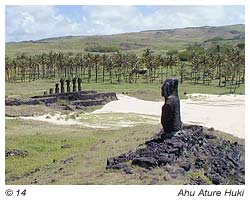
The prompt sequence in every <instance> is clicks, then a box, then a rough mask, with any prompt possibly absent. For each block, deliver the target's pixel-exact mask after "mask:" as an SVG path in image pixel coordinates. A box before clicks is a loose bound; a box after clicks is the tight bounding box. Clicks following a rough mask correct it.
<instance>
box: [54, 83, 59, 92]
mask: <svg viewBox="0 0 250 200" xmlns="http://www.w3.org/2000/svg"><path fill="white" fill-rule="evenodd" d="M58 93H59V84H58V83H56V84H55V94H58Z"/></svg>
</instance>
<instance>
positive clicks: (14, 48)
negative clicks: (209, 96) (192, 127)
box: [6, 24, 245, 57]
mask: <svg viewBox="0 0 250 200" xmlns="http://www.w3.org/2000/svg"><path fill="white" fill-rule="evenodd" d="M244 39H245V25H242V24H238V25H228V26H218V27H213V26H203V27H188V28H178V29H163V30H147V31H141V32H133V33H123V34H115V35H96V36H65V37H56V38H46V39H41V40H37V41H23V42H17V43H16V42H10V43H6V55H8V56H10V57H14V56H17V55H20V54H22V53H26V54H28V55H31V54H39V53H42V52H45V51H51V50H53V51H63V52H65V53H79V52H83V51H84V49H86V48H87V47H96V46H98V47H114V49H118V50H122V51H134V52H141V51H142V50H143V49H145V48H152V49H153V50H154V51H156V52H165V51H167V50H169V49H176V50H182V49H185V48H186V47H188V46H189V45H192V44H195V43H204V44H206V45H207V44H210V43H212V42H222V43H233V44H234V43H239V42H244Z"/></svg>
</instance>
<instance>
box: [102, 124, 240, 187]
mask: <svg viewBox="0 0 250 200" xmlns="http://www.w3.org/2000/svg"><path fill="white" fill-rule="evenodd" d="M161 135H162V132H161V133H160V134H158V135H157V136H155V137H154V138H153V139H152V140H150V141H147V142H145V147H144V148H138V149H136V150H135V151H130V152H128V153H125V154H122V155H120V156H118V157H112V158H108V159H107V167H106V168H107V169H120V170H124V171H125V172H126V173H127V172H129V173H133V165H136V166H139V167H141V168H146V169H147V170H152V169H154V168H156V167H163V166H165V165H177V166H178V168H177V169H176V172H175V173H179V174H185V173H186V172H188V171H190V170H201V169H202V170H203V171H204V176H205V177H207V178H208V179H209V180H210V181H211V182H212V183H213V184H244V183H245V178H244V175H245V165H244V160H243V158H242V153H241V150H240V145H239V144H238V143H236V142H234V143H232V142H230V141H227V140H224V139H222V138H220V137H216V136H215V135H212V134H211V133H209V134H208V133H205V132H204V131H203V127H201V126H195V125H191V126H185V127H184V128H183V130H181V131H179V132H176V133H175V134H173V135H169V138H164V140H163V139H162V137H161ZM128 161H132V162H131V164H127V163H129V162H128ZM198 179H199V180H198ZM198 179H197V180H192V181H190V184H204V181H203V180H200V177H198Z"/></svg>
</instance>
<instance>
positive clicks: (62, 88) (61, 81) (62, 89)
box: [60, 78, 64, 93]
mask: <svg viewBox="0 0 250 200" xmlns="http://www.w3.org/2000/svg"><path fill="white" fill-rule="evenodd" d="M60 84H61V93H64V79H62V78H61V79H60Z"/></svg>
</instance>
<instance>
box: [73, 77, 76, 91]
mask: <svg viewBox="0 0 250 200" xmlns="http://www.w3.org/2000/svg"><path fill="white" fill-rule="evenodd" d="M72 83H73V92H75V91H76V77H75V78H73V79H72Z"/></svg>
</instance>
